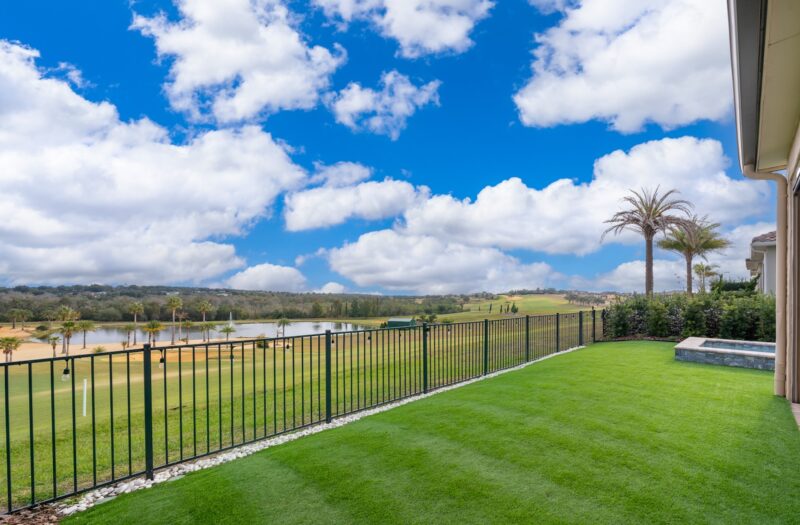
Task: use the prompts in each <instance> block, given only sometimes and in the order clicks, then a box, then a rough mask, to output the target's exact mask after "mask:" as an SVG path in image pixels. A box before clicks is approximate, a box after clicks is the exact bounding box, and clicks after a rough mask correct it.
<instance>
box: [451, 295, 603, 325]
mask: <svg viewBox="0 0 800 525" xmlns="http://www.w3.org/2000/svg"><path fill="white" fill-rule="evenodd" d="M489 305H491V306H492V311H491V312H490V311H489ZM511 305H516V306H517V308H518V312H517V313H516V314H514V316H521V315H526V314H527V315H544V314H554V313H568V312H577V311H580V310H591V307H590V306H586V305H579V304H574V303H570V302H569V301H567V299H566V298H565V297H564V295H561V294H531V295H499V296H498V298H497V299H492V300H484V299H480V300H475V301H471V302H469V303H467V304H465V305H464V311H463V312H458V313H454V314H441V315H439V320H440V321H441V320H445V319H449V320H452V321H453V322H457V323H460V322H463V321H479V320H482V319H502V318H505V317H509V316H512V314H511V313H506V307H509V308H510V307H511ZM501 307H502V310H503V311H502V312H501V311H500V310H501ZM479 308H480V309H479Z"/></svg>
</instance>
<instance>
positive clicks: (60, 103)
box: [0, 41, 306, 283]
mask: <svg viewBox="0 0 800 525" xmlns="http://www.w3.org/2000/svg"><path fill="white" fill-rule="evenodd" d="M37 57H38V52H37V51H36V50H34V49H30V48H27V47H24V46H22V45H19V44H14V43H9V42H6V41H0V93H2V95H1V96H0V170H1V171H0V173H1V175H0V260H2V261H3V263H2V270H3V276H4V279H5V280H6V281H7V282H9V283H65V282H67V283H71V282H111V283H113V282H137V283H165V282H203V281H205V280H208V279H211V278H214V277H215V276H218V275H220V274H221V273H224V272H226V271H229V270H231V269H235V268H238V267H241V266H242V265H243V261H242V260H241V259H240V258H239V257H238V256H237V255H236V252H235V249H234V247H233V246H232V245H230V244H226V243H224V242H222V241H221V238H223V237H225V236H231V235H241V234H243V233H245V232H246V231H247V229H248V227H249V226H250V225H251V224H252V223H253V222H254V221H256V220H258V219H259V218H262V217H264V216H267V215H268V214H269V212H270V207H271V205H272V204H273V202H274V200H275V198H276V197H277V196H278V195H279V194H281V193H283V192H285V191H287V190H291V189H294V188H297V187H299V186H301V185H303V184H304V183H305V178H306V174H305V172H304V171H303V170H302V169H300V168H299V167H297V166H296V165H294V164H293V163H292V161H291V159H290V158H289V156H288V154H287V152H286V151H285V149H284V148H283V147H282V146H281V145H279V144H278V143H276V142H275V141H274V140H273V138H272V137H271V136H270V135H269V134H267V133H264V132H263V131H262V130H260V129H259V128H256V127H243V128H239V129H225V130H219V131H209V132H203V133H200V134H197V135H196V136H193V137H191V138H190V139H189V140H187V141H186V142H185V143H180V144H179V143H175V142H173V141H172V140H171V139H170V137H169V135H168V133H167V131H166V130H165V129H164V128H162V127H160V126H158V125H157V124H155V123H153V122H152V121H150V120H148V119H141V120H137V121H130V122H124V121H121V120H120V119H119V116H118V114H117V111H116V108H115V107H114V106H113V105H112V104H110V103H108V102H99V103H96V102H92V101H89V100H87V99H85V98H83V97H82V96H80V95H78V94H76V93H75V92H74V91H73V90H72V88H71V87H70V85H69V84H68V83H67V82H66V81H64V80H59V79H55V78H46V76H45V75H44V73H43V71H42V70H40V69H39V68H37V67H36V64H35V60H36V58H37Z"/></svg>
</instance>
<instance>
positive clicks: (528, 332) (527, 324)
mask: <svg viewBox="0 0 800 525" xmlns="http://www.w3.org/2000/svg"><path fill="white" fill-rule="evenodd" d="M530 360H531V316H530V315H526V316H525V362H526V363H527V362H528V361H530Z"/></svg>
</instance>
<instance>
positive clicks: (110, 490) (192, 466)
mask: <svg viewBox="0 0 800 525" xmlns="http://www.w3.org/2000/svg"><path fill="white" fill-rule="evenodd" d="M581 348H585V346H576V347H573V348H569V349H567V350H562V351H561V352H556V353H553V354H550V355H547V356H544V357H541V358H539V359H536V360H534V361H529V362H527V363H523V364H521V365H518V366H515V367H513V368H507V369H505V370H499V371H497V372H492V373H491V374H486V375H485V376H480V377H476V378H474V379H470V380H467V381H464V382H461V383H456V384H454V385H450V386H445V387H441V388H437V389H436V390H433V391H431V392H428V393H427V394H419V395H416V396H413V397H408V398H406V399H402V400H400V401H396V402H394V403H387V404H385V405H381V406H379V407H375V408H370V409H366V410H362V411H360V412H357V413H355V414H350V415H347V416H340V417H337V418H335V419H334V420H333V421H331V422H330V423H318V424H315V425H314V426H311V427H308V428H304V429H302V430H298V431H296V432H292V433H289V434H283V435H280V436H276V437H274V438H268V439H264V440H261V441H257V442H255V443H250V444H248V445H241V446H239V447H236V448H235V449H232V450H229V451H226V452H220V453H218V454H214V455H211V456H208V457H204V458H202V459H198V460H195V461H191V462H187V463H181V464H179V465H174V466H172V467H168V468H166V469H163V470H160V471H159V472H157V473H156V474H155V479H153V480H147V479H145V478H144V476H141V477H138V478H134V479H129V480H126V481H123V482H120V483H117V484H116V485H109V486H107V487H103V488H99V489H95V490H93V491H91V492H87V493H85V494H84V495H83V496H81V497H80V499H79V500H78V501H77V502H71V503H56V504H54V505H55V506H56V511H57V512H58V513H59V514H61V515H62V516H69V515H70V514H75V513H76V512H81V511H84V510H86V509H88V508H90V507H94V506H95V505H98V504H100V503H103V502H105V501H108V500H110V499H112V498H114V497H116V496H118V495H119V494H127V493H128V492H133V491H134V490H140V489H148V488H150V487H152V486H153V485H157V484H159V483H163V482H165V481H172V480H174V479H177V478H180V477H183V476H184V475H185V474H188V473H189V472H194V471H196V470H202V469H206V468H210V467H215V466H217V465H221V464H222V463H228V462H229V461H233V460H234V459H239V458H243V457H246V456H249V455H251V454H254V453H256V452H259V451H261V450H264V449H267V448H270V447H275V446H277V445H282V444H284V443H288V442H290V441H294V440H296V439H299V438H301V437H303V436H310V435H311V434H317V433H318V432H323V431H325V430H329V429H332V428H338V427H341V426H343V425H347V424H348V423H352V422H353V421H358V420H359V419H362V418H365V417H367V416H371V415H373V414H379V413H381V412H386V411H387V410H391V409H393V408H396V407H399V406H403V405H405V404H408V403H411V402H414V401H417V400H420V399H424V398H426V397H431V396H435V395H436V394H440V393H442V392H447V391H448V390H453V389H456V388H460V387H462V386H466V385H470V384H472V383H476V382H478V381H483V380H484V379H489V378H492V377H497V376H499V375H501V374H505V373H507V372H513V371H515V370H521V369H523V368H525V367H527V366H530V365H532V364H535V363H539V362H541V361H544V360H545V359H550V358H551V357H554V356H558V355H563V354H566V353H569V352H573V351H575V350H580V349H581Z"/></svg>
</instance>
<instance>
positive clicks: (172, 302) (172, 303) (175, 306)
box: [167, 295, 183, 345]
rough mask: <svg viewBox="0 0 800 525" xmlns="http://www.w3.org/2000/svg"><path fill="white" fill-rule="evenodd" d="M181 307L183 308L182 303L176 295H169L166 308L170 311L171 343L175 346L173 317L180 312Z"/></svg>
mask: <svg viewBox="0 0 800 525" xmlns="http://www.w3.org/2000/svg"><path fill="white" fill-rule="evenodd" d="M181 306H183V301H181V298H180V297H178V296H177V295H171V296H170V297H169V299H167V308H169V309H170V310H172V343H171V344H173V345H174V344H175V316H176V314H177V313H178V310H180V308H181Z"/></svg>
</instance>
